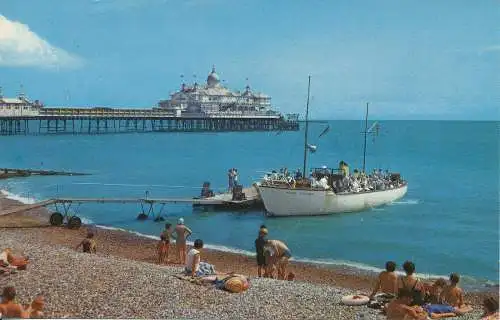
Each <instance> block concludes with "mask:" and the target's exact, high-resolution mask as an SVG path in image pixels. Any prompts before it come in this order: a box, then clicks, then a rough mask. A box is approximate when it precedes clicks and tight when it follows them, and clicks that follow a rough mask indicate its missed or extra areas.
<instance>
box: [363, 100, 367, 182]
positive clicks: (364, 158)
mask: <svg viewBox="0 0 500 320" xmlns="http://www.w3.org/2000/svg"><path fill="white" fill-rule="evenodd" d="M367 134H368V102H367V103H366V115H365V144H364V147H363V173H364V172H365V164H366V135H367Z"/></svg>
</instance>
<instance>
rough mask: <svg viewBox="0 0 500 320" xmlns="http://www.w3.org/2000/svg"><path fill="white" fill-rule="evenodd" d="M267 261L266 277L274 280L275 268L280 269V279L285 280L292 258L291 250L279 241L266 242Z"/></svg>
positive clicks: (265, 254) (265, 253)
mask: <svg viewBox="0 0 500 320" xmlns="http://www.w3.org/2000/svg"><path fill="white" fill-rule="evenodd" d="M264 256H265V258H266V259H265V260H266V275H265V276H266V277H268V278H273V274H274V268H275V266H276V268H277V269H278V279H280V280H285V277H286V267H287V266H288V260H289V259H290V258H291V257H292V253H291V252H290V249H288V247H287V246H286V244H285V243H284V242H282V241H279V240H266V244H265V245H264Z"/></svg>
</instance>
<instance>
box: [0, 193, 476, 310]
mask: <svg viewBox="0 0 500 320" xmlns="http://www.w3.org/2000/svg"><path fill="white" fill-rule="evenodd" d="M0 202H2V203H3V205H2V207H3V208H4V209H5V207H6V206H12V205H16V203H15V202H13V200H9V199H5V198H2V199H0ZM26 217H30V218H32V219H33V221H36V220H38V221H39V222H40V225H39V226H35V225H30V226H29V227H24V228H19V226H16V223H15V221H21V223H24V222H25V219H26ZM45 218H46V215H44V212H43V211H41V212H35V213H30V214H28V213H23V214H22V215H21V218H20V217H14V216H3V217H1V216H0V244H1V247H2V248H8V247H10V248H12V249H13V250H14V252H16V253H22V254H25V255H28V256H29V258H30V264H29V266H28V269H27V270H25V271H19V272H18V273H17V274H12V275H8V276H2V277H0V285H1V287H4V286H7V285H13V286H15V287H16V289H17V291H18V297H19V300H20V301H21V302H22V303H28V302H30V301H31V300H32V299H33V298H34V297H35V296H36V295H37V294H39V293H42V294H43V295H44V296H45V298H46V301H47V302H46V310H45V317H46V318H153V319H158V318H162V319H358V315H359V314H360V313H365V314H366V319H385V317H384V316H383V315H381V314H380V313H379V311H378V310H373V309H370V308H368V307H366V306H357V307H350V306H345V305H342V304H341V302H340V300H341V298H342V296H344V295H347V294H356V293H364V294H367V293H369V290H370V288H371V286H372V283H373V280H374V278H373V275H369V274H364V273H361V272H360V273H356V272H353V271H352V270H344V269H342V268H323V267H320V266H314V265H308V264H303V263H302V264H301V263H292V264H291V267H290V270H291V271H293V272H294V273H295V274H296V281H292V282H290V281H279V280H272V279H262V278H257V277H256V268H255V262H254V261H253V258H251V257H247V256H243V255H238V254H232V253H227V252H220V251H214V250H206V251H204V252H203V258H202V259H203V260H206V261H208V262H210V263H212V264H214V265H215V267H216V270H217V271H218V272H232V271H233V272H236V273H240V274H245V275H248V276H250V282H251V287H250V288H249V290H248V291H246V292H244V293H240V294H234V293H228V292H225V291H222V290H218V289H215V288H214V287H211V286H200V285H196V284H193V283H190V282H188V281H183V280H180V279H177V278H176V277H175V275H177V274H179V273H180V272H181V270H182V266H180V265H176V264H168V265H158V264H157V263H156V262H155V259H156V256H155V247H156V241H154V240H152V239H148V238H143V237H139V236H136V235H133V234H130V233H127V232H122V231H116V230H105V229H95V227H92V230H94V232H95V233H96V241H97V244H98V254H96V255H91V254H85V253H81V252H79V251H76V250H75V249H74V247H75V246H76V245H77V244H78V243H79V241H81V239H82V238H83V237H84V235H85V233H86V231H87V229H88V227H85V226H84V227H82V228H80V229H79V230H69V229H66V228H63V227H49V226H46V222H44V221H46V220H45ZM19 219H20V220H19ZM8 222H10V223H8ZM482 296H483V294H482V293H474V294H468V295H467V302H469V303H471V304H472V305H473V306H474V312H472V313H470V314H467V315H466V316H463V317H460V319H479V318H480V315H481V312H482V310H481V307H480V305H479V303H480V300H481V298H482Z"/></svg>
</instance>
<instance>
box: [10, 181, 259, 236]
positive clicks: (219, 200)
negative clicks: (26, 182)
mask: <svg viewBox="0 0 500 320" xmlns="http://www.w3.org/2000/svg"><path fill="white" fill-rule="evenodd" d="M243 192H244V193H245V195H246V199H244V200H233V199H232V197H231V196H230V193H224V194H218V195H215V196H214V197H210V198H180V197H179V198H174V197H172V198H149V197H148V198H54V199H48V200H44V201H40V202H37V203H33V204H25V205H21V206H17V207H14V208H11V209H7V210H3V211H0V216H6V215H11V214H16V213H21V212H25V211H28V210H33V209H37V208H42V207H49V206H55V208H56V210H55V212H54V213H53V214H52V216H51V218H50V222H51V224H53V225H60V224H62V223H63V220H64V219H66V220H67V222H68V225H69V226H71V227H75V228H77V227H80V225H81V219H80V218H78V217H77V216H76V215H75V214H73V213H71V212H70V209H71V207H72V205H73V204H76V205H80V204H83V203H102V204H105V203H108V204H109V203H121V204H127V203H128V204H130V203H136V204H140V206H141V210H142V213H141V215H142V216H143V217H142V218H141V219H144V218H147V217H149V216H154V217H155V220H159V219H161V218H162V212H163V209H164V207H165V205H166V204H192V205H193V207H211V208H214V209H219V210H220V209H221V208H226V209H229V210H234V209H242V208H251V207H254V206H255V204H256V203H257V202H259V199H260V198H259V194H258V192H257V190H256V189H255V187H254V186H252V187H249V188H245V189H243ZM155 205H160V209H159V210H157V211H156V212H155ZM73 209H74V208H73ZM61 212H62V213H61Z"/></svg>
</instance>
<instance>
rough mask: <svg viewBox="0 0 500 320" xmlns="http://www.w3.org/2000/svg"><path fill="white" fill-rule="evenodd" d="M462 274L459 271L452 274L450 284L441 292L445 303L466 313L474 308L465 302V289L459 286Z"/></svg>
mask: <svg viewBox="0 0 500 320" xmlns="http://www.w3.org/2000/svg"><path fill="white" fill-rule="evenodd" d="M459 281H460V276H459V275H458V273H452V274H450V284H449V285H448V286H446V287H445V288H444V290H443V292H442V293H441V299H442V301H443V303H445V304H448V305H450V306H452V307H454V308H455V309H456V310H457V311H458V312H459V313H466V312H469V311H471V310H472V308H471V307H470V306H468V305H466V304H465V303H464V291H463V290H462V288H459V287H458V282H459Z"/></svg>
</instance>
